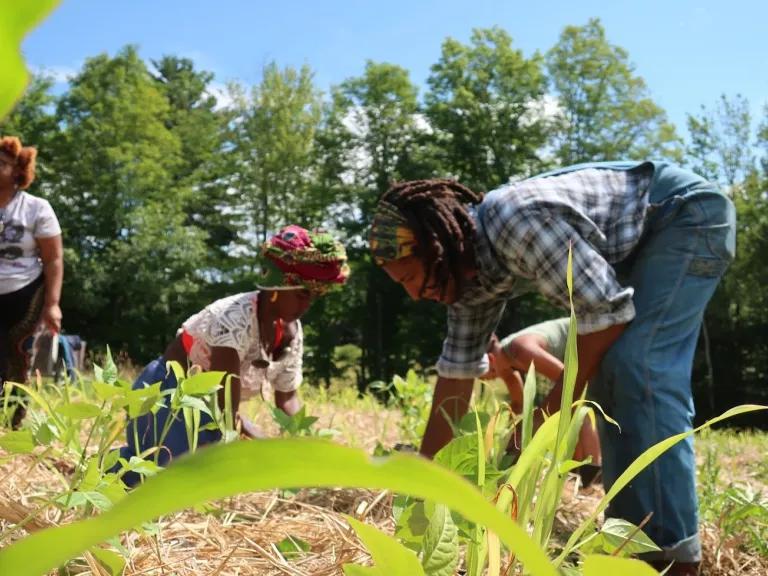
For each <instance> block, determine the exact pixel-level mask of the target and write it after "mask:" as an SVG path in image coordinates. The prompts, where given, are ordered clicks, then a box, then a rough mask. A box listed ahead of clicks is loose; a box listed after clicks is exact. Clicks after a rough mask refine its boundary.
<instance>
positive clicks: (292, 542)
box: [275, 534, 312, 558]
mask: <svg viewBox="0 0 768 576" xmlns="http://www.w3.org/2000/svg"><path fill="white" fill-rule="evenodd" d="M275 548H277V549H278V550H279V551H280V554H282V555H283V557H284V558H295V557H296V556H301V555H302V554H303V553H305V552H309V551H310V550H312V546H310V545H309V542H305V541H304V540H302V539H301V538H297V537H296V536H291V535H290V534H289V535H288V536H286V537H285V538H283V539H282V540H280V542H278V543H277V544H275Z"/></svg>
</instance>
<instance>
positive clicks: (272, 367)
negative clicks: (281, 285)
mask: <svg viewBox="0 0 768 576" xmlns="http://www.w3.org/2000/svg"><path fill="white" fill-rule="evenodd" d="M257 295H258V291H256V292H245V293H243V294H235V295H234V296H229V297H227V298H222V299H221V300H216V302H214V303H213V304H209V305H208V306H206V307H205V308H204V309H203V310H201V311H200V312H198V313H197V314H195V315H193V316H190V317H189V318H188V319H187V321H186V322H184V324H182V327H181V330H179V332H182V331H185V332H187V334H189V335H190V336H191V337H192V338H193V343H192V348H191V349H190V351H189V354H188V357H189V361H190V362H191V363H192V364H197V365H199V366H200V367H201V368H202V369H203V370H209V369H210V366H211V348H212V347H214V346H222V347H225V348H234V349H235V350H236V351H237V355H238V356H239V357H240V382H241V400H246V399H248V398H250V397H252V396H254V395H255V394H258V393H259V392H260V391H261V390H262V388H263V387H264V385H265V384H269V385H271V386H272V388H274V389H275V390H278V391H280V392H292V391H294V390H296V389H297V388H298V387H299V384H301V380H302V371H301V368H302V354H303V352H304V350H303V348H304V335H303V332H302V329H301V323H300V322H298V321H297V322H296V324H297V330H296V334H295V335H294V337H293V340H292V341H291V343H290V345H289V346H287V347H285V348H283V349H282V351H281V352H280V357H279V358H272V357H270V356H267V355H266V354H265V352H264V347H263V346H262V343H261V337H260V334H259V322H258V321H257V317H258V316H257V315H258V309H257V308H258V306H257V298H256V297H257ZM254 363H256V364H267V365H268V367H267V368H262V367H259V366H254Z"/></svg>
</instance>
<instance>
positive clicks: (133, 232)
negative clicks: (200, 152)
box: [51, 47, 204, 360]
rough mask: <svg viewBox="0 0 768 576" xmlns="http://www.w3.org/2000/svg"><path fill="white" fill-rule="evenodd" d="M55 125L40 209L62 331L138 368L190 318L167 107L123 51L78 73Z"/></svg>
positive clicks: (194, 245)
mask: <svg viewBox="0 0 768 576" xmlns="http://www.w3.org/2000/svg"><path fill="white" fill-rule="evenodd" d="M57 119H58V122H59V123H60V125H61V126H63V132H62V135H61V137H60V139H59V143H58V146H57V149H56V154H55V160H54V168H55V170H56V173H57V175H58V178H57V182H56V184H55V186H56V189H55V190H54V191H53V194H52V196H51V200H52V202H53V203H54V206H55V208H56V211H57V214H58V215H59V219H60V220H61V223H62V227H63V229H64V239H65V262H66V271H65V284H64V296H63V310H64V316H65V326H66V327H67V328H68V329H69V330H70V331H79V332H81V333H82V334H83V335H84V337H85V338H86V339H88V340H90V341H91V342H93V343H94V344H95V345H97V346H98V345H103V344H105V343H110V344H112V345H113V346H115V347H120V348H126V349H127V350H128V351H129V352H130V353H131V354H132V355H133V356H134V357H137V358H139V359H142V360H143V359H146V358H147V357H149V356H150V355H154V354H157V352H158V345H159V343H160V342H164V341H165V340H167V339H168V338H169V337H170V336H171V335H172V334H173V331H174V330H175V328H176V326H177V322H178V321H179V320H180V319H182V318H183V317H184V315H185V314H187V313H189V312H190V302H191V301H192V300H194V299H193V298H190V295H193V294H194V293H195V292H196V291H197V290H198V289H199V286H200V284H201V282H202V281H201V279H200V278H197V277H196V273H195V263H196V262H197V259H198V258H199V256H200V254H201V253H203V254H204V245H203V244H202V243H203V234H201V233H198V232H195V231H194V230H191V229H189V227H187V226H186V225H185V222H184V221H183V215H184V210H185V202H186V200H187V199H188V197H189V194H188V188H185V187H184V186H179V185H178V182H177V181H176V180H175V178H174V176H175V175H176V174H178V172H179V170H180V166H181V165H182V160H181V150H182V147H181V142H180V140H179V137H178V136H177V135H176V134H174V133H173V132H172V131H171V130H170V129H169V126H170V124H171V114H170V106H169V104H168V100H167V98H166V97H165V95H164V94H163V92H162V91H161V90H160V89H159V87H158V85H157V82H156V81H155V80H154V79H153V78H152V77H151V76H150V74H149V72H148V70H147V67H146V66H145V64H144V62H143V61H142V60H141V59H140V58H139V56H138V53H137V52H136V49H135V48H133V47H127V48H124V49H123V50H121V51H120V52H119V53H118V54H117V55H116V56H115V57H114V58H110V57H109V56H107V55H101V56H97V57H95V58H91V59H89V60H87V61H86V63H85V64H84V66H83V69H82V70H81V71H80V72H79V74H77V76H76V77H75V78H73V79H72V81H71V87H70V90H69V91H68V92H67V93H66V94H65V95H64V96H63V97H62V98H61V100H60V102H59V105H58V109H57ZM180 215H181V216H180ZM192 306H194V302H192ZM137 308H138V309H140V310H141V311H142V312H141V314H142V318H143V319H144V321H143V322H141V323H136V318H137V316H136V312H135V310H136V309H137Z"/></svg>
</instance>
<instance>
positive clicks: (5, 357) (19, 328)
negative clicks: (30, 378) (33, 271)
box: [0, 276, 45, 429]
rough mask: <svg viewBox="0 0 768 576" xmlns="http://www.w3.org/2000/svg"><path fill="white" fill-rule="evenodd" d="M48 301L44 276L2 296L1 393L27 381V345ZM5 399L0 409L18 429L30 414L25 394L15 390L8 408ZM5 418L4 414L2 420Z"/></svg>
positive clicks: (0, 320)
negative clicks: (8, 385)
mask: <svg viewBox="0 0 768 576" xmlns="http://www.w3.org/2000/svg"><path fill="white" fill-rule="evenodd" d="M44 300H45V284H44V282H43V277H42V276H40V277H38V278H37V279H36V280H35V281H33V282H32V283H31V284H29V285H28V286H25V287H24V288H22V289H21V290H18V291H17V292H13V293H11V294H2V295H0V391H2V390H3V387H4V386H3V385H4V382H6V381H8V382H18V383H20V384H24V383H26V381H27V372H28V371H29V361H30V356H31V353H30V351H29V350H26V349H25V344H26V343H27V341H28V339H29V338H30V337H32V336H33V335H34V333H35V329H36V328H37V324H38V322H39V320H40V313H41V312H42V310H43V303H44ZM4 398H5V394H4V393H3V394H2V396H0V402H2V404H0V407H5V410H4V411H3V412H4V414H5V415H8V416H9V417H10V423H11V425H12V427H13V428H14V429H15V428H18V427H19V426H20V425H21V421H22V419H23V418H24V415H25V414H26V408H25V405H24V400H23V396H22V394H21V391H20V390H19V389H18V388H15V387H14V388H13V390H12V392H11V396H10V397H9V400H8V404H7V406H5V401H4ZM3 419H4V418H3V417H2V415H0V421H2V420H3Z"/></svg>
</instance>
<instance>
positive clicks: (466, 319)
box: [437, 300, 506, 379]
mask: <svg viewBox="0 0 768 576" xmlns="http://www.w3.org/2000/svg"><path fill="white" fill-rule="evenodd" d="M505 305H506V300H496V301H491V302H487V303H484V304H479V305H474V306H468V305H465V304H460V303H458V304H454V305H452V306H449V307H448V335H447V336H446V338H445V341H444V342H443V353H442V355H441V356H440V359H439V360H438V362H437V373H438V374H439V375H440V376H442V377H444V378H456V379H468V378H477V377H478V376H482V375H483V374H485V373H486V372H487V371H488V368H489V367H490V363H489V361H488V354H486V351H487V349H488V343H489V342H490V338H491V335H492V334H493V332H494V330H496V326H497V325H498V323H499V320H500V319H501V315H502V314H503V312H504V307H505Z"/></svg>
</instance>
